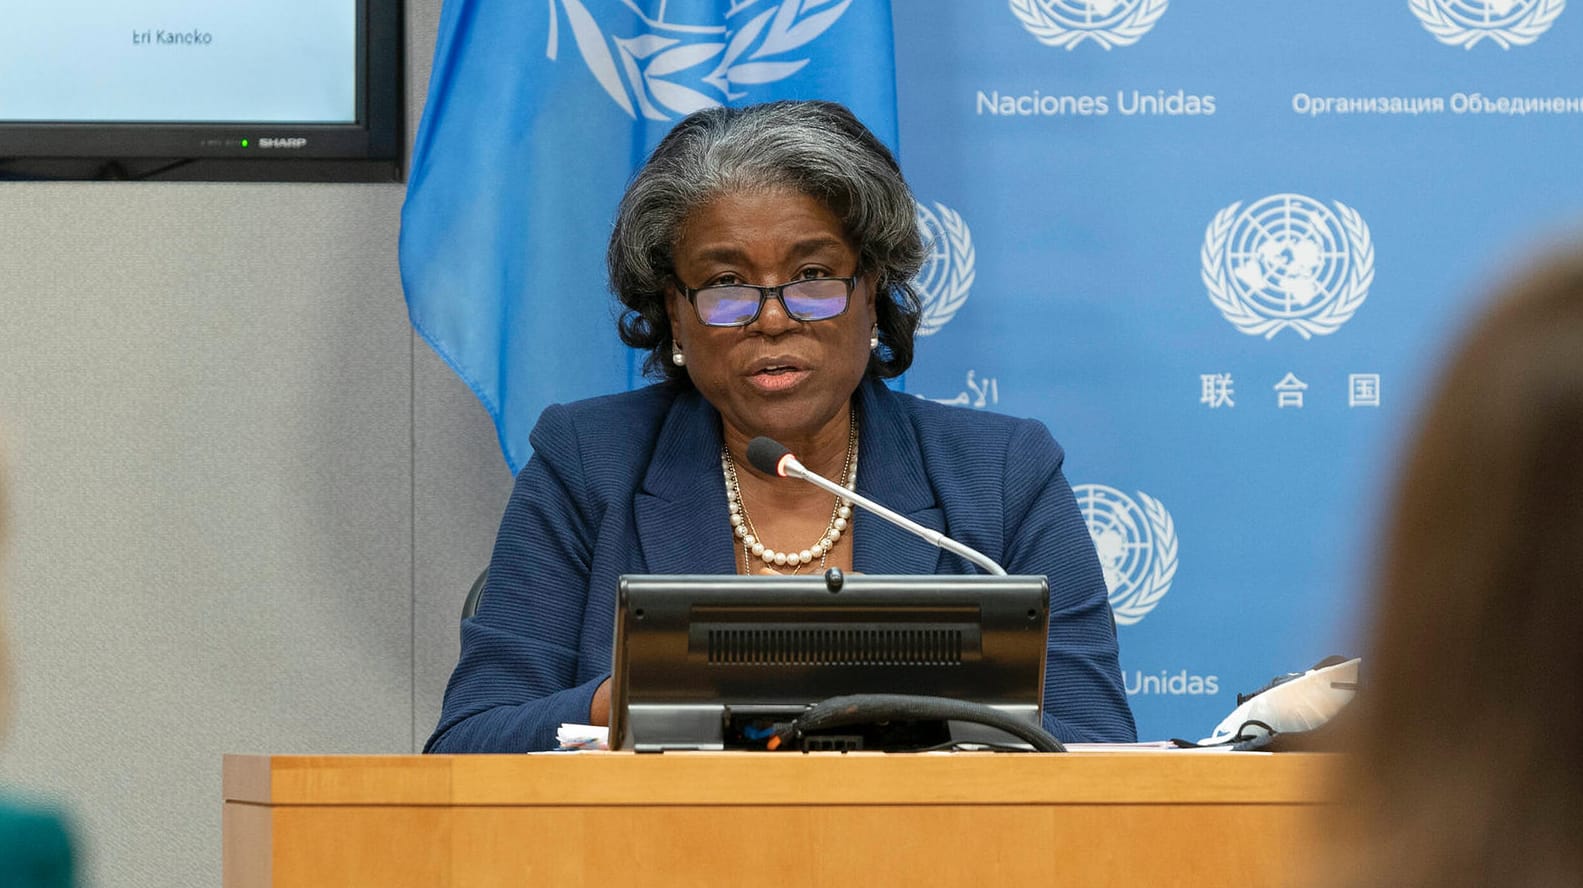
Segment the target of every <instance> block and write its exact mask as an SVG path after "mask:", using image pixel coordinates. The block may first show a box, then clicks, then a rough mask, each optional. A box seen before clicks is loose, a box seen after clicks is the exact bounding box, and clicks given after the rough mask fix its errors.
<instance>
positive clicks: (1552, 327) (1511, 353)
mask: <svg viewBox="0 0 1583 888" xmlns="http://www.w3.org/2000/svg"><path fill="white" fill-rule="evenodd" d="M1386 530H1387V537H1386V540H1385V549H1384V553H1383V558H1382V563H1381V570H1380V573H1379V577H1378V588H1377V590H1376V591H1377V594H1378V597H1377V599H1376V602H1377V603H1376V606H1377V608H1378V613H1377V614H1376V615H1375V627H1376V628H1375V631H1374V634H1373V638H1372V639H1371V643H1370V646H1369V649H1370V652H1369V654H1368V656H1367V657H1366V658H1365V660H1364V662H1365V663H1366V664H1368V671H1367V673H1366V674H1365V677H1364V691H1363V692H1362V693H1360V694H1359V697H1358V701H1357V711H1356V712H1355V713H1352V715H1354V716H1355V717H1356V722H1355V724H1353V725H1351V726H1350V727H1351V728H1352V729H1353V731H1354V735H1353V737H1352V741H1353V744H1354V754H1353V757H1352V759H1351V761H1350V762H1349V763H1348V771H1349V773H1348V774H1347V776H1346V780H1345V785H1344V793H1343V797H1342V802H1343V804H1344V805H1345V806H1346V807H1344V809H1343V810H1342V811H1338V812H1337V814H1338V815H1339V817H1340V819H1341V820H1342V821H1343V822H1345V823H1346V824H1347V828H1348V829H1349V830H1350V831H1351V833H1352V837H1351V842H1349V843H1346V844H1345V845H1343V846H1342V848H1341V853H1343V854H1345V855H1346V856H1347V857H1348V858H1349V859H1348V860H1347V861H1346V865H1345V869H1346V870H1347V872H1345V873H1343V874H1342V875H1341V876H1340V877H1339V878H1338V879H1337V880H1336V882H1337V883H1339V884H1344V885H1349V886H1354V888H1363V886H1382V888H1383V886H1387V885H1389V886H1393V888H1394V886H1404V888H1413V886H1435V888H1458V886H1483V885H1511V886H1528V888H1533V886H1549V885H1557V886H1559V885H1575V884H1580V883H1583V829H1580V828H1579V824H1580V823H1583V774H1580V770H1579V769H1578V768H1577V767H1576V764H1577V763H1576V761H1575V759H1576V747H1574V746H1573V745H1572V744H1574V743H1576V742H1577V740H1578V737H1579V736H1580V734H1583V706H1579V705H1578V693H1579V689H1580V688H1583V253H1571V254H1568V255H1565V256H1560V257H1557V258H1553V259H1551V260H1550V261H1548V262H1547V263H1546V264H1544V265H1543V266H1542V267H1540V268H1539V269H1538V270H1536V271H1534V272H1532V273H1531V274H1529V275H1528V276H1526V277H1524V278H1522V279H1520V280H1518V281H1516V282H1515V283H1514V284H1512V285H1511V286H1509V287H1508V288H1506V289H1505V290H1504V291H1503V292H1502V293H1501V294H1500V295H1499V296H1498V298H1497V299H1496V300H1495V301H1494V303H1493V304H1492V305H1491V307H1490V308H1489V309H1488V310H1487V311H1486V312H1485V314H1484V316H1483V317H1482V318H1480V320H1479V321H1478V322H1477V323H1476V324H1475V325H1474V326H1473V328H1472V329H1471V330H1470V332H1469V333H1468V334H1467V336H1466V337H1465V338H1464V340H1463V341H1462V343H1461V345H1460V347H1459V348H1458V349H1457V350H1456V351H1455V352H1454V353H1453V357H1452V360H1451V362H1450V364H1449V366H1448V367H1447V368H1446V370H1445V372H1444V374H1443V375H1442V377H1441V379H1440V382H1439V384H1438V387H1437V389H1436V391H1435V392H1434V394H1433V396H1432V399H1431V400H1430V402H1429V405H1428V408H1427V410H1426V411H1425V413H1424V414H1423V416H1422V420H1421V424H1420V426H1419V429H1418V432H1417V435H1416V437H1415V438H1414V440H1413V443H1412V446H1411V449H1410V450H1409V451H1408V455H1407V461H1406V464H1405V467H1404V473H1403V474H1402V476H1401V479H1400V486H1399V488H1398V490H1397V493H1396V498H1395V504H1394V508H1393V511H1392V514H1391V517H1390V520H1389V523H1388V524H1387V528H1386ZM1354 855H1355V856H1354Z"/></svg>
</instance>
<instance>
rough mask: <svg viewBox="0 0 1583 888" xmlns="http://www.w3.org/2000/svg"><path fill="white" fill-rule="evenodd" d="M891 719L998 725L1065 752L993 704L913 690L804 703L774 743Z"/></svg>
mask: <svg viewBox="0 0 1583 888" xmlns="http://www.w3.org/2000/svg"><path fill="white" fill-rule="evenodd" d="M895 721H961V722H972V723H974V724H980V725H987V726H989V727H992V728H998V729H1000V730H1002V731H1005V732H1006V733H1008V734H1010V735H1012V736H1013V737H1016V738H1017V739H1018V740H1022V741H1024V742H1026V743H1027V744H1028V745H1029V746H1032V747H1033V748H1034V750H1035V751H1036V752H1066V747H1065V746H1063V745H1061V741H1059V740H1057V739H1055V738H1054V737H1052V736H1050V733H1049V732H1048V731H1046V730H1044V728H1042V727H1039V726H1037V725H1031V724H1029V723H1028V722H1026V721H1024V720H1022V719H1020V718H1017V717H1015V716H1012V715H1008V714H1006V713H1004V712H1001V711H1000V710H999V709H996V708H994V707H993V706H985V705H984V704H982V703H969V702H967V701H965V700H952V699H949V698H947V697H922V696H917V695H914V694H850V695H847V696H844V697H831V698H830V699H828V700H824V701H822V702H820V703H815V704H814V705H813V706H810V707H808V710H807V711H806V712H804V713H803V714H802V715H800V716H798V717H797V718H796V719H795V720H793V721H791V722H789V723H787V724H785V725H779V726H777V728H776V731H775V738H776V739H777V740H779V743H777V744H776V745H780V744H784V743H786V742H788V741H800V740H802V739H803V738H804V737H805V736H807V735H808V734H810V733H812V732H814V731H821V730H827V729H829V728H840V727H845V726H847V725H863V724H874V723H876V722H895Z"/></svg>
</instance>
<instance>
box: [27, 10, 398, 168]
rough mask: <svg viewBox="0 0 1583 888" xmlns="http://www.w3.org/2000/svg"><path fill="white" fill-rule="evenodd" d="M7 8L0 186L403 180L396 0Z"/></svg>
mask: <svg viewBox="0 0 1583 888" xmlns="http://www.w3.org/2000/svg"><path fill="white" fill-rule="evenodd" d="M0 6H3V7H4V8H5V9H6V15H5V20H6V25H5V28H4V29H0V177H3V178H10V179H23V178H57V179H238V180H283V181H296V180H321V181H393V180H399V179H400V177H401V163H400V161H401V147H402V144H401V126H400V121H401V117H402V107H401V94H402V90H401V5H400V3H399V2H396V0H272V2H269V3H260V2H256V0H252V2H249V0H51V2H48V3H41V2H4V3H3V4H0Z"/></svg>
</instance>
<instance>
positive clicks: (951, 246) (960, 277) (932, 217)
mask: <svg viewBox="0 0 1583 888" xmlns="http://www.w3.org/2000/svg"><path fill="white" fill-rule="evenodd" d="M916 211H917V217H918V233H919V234H920V235H921V236H922V237H923V243H924V248H925V250H927V254H926V255H925V256H924V262H923V267H922V268H920V269H918V274H917V276H916V277H914V278H913V279H912V286H913V289H914V290H916V291H918V300H919V301H920V302H921V303H923V313H922V317H921V318H920V319H919V322H918V335H919V336H928V335H930V334H931V333H936V332H938V331H939V330H940V328H941V327H944V326H945V325H946V324H947V323H949V322H950V320H951V318H953V317H955V316H956V313H957V310H958V309H960V308H961V307H962V304H963V303H964V302H966V301H967V294H968V291H969V290H971V289H972V287H973V261H974V256H973V232H971V231H969V230H968V227H967V223H966V222H963V221H962V217H961V216H960V215H958V214H957V212H956V211H955V210H953V209H951V208H950V207H948V206H946V205H945V204H942V203H937V204H935V205H934V209H932V210H931V209H929V208H928V207H926V206H924V205H923V204H922V203H919V204H917V206H916Z"/></svg>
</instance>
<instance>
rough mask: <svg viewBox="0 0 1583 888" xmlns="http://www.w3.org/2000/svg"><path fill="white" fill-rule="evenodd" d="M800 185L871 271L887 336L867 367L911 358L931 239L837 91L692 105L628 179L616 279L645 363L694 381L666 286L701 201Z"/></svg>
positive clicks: (877, 368) (879, 146)
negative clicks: (674, 353) (814, 98)
mask: <svg viewBox="0 0 1583 888" xmlns="http://www.w3.org/2000/svg"><path fill="white" fill-rule="evenodd" d="M777 187H778V188H790V189H793V190H796V191H799V192H801V193H803V194H806V195H808V196H810V197H813V198H815V199H817V200H820V201H822V202H823V203H824V204H825V206H827V207H829V208H830V211H831V212H832V213H834V214H835V215H836V217H837V218H839V219H840V220H841V222H842V224H843V226H844V227H845V229H846V232H845V233H846V235H847V237H848V238H849V239H850V240H851V241H852V243H853V244H855V245H856V246H857V249H858V268H857V272H858V274H860V275H872V276H873V278H874V286H875V296H876V298H875V300H874V309H875V315H876V319H877V321H878V323H879V341H880V345H879V348H878V349H876V350H875V351H874V353H873V354H872V355H871V356H870V358H869V366H868V372H869V373H871V374H874V375H877V376H880V377H892V376H897V375H899V374H901V373H902V372H904V371H905V370H906V369H907V368H908V367H909V366H911V365H912V353H913V337H914V335H915V334H916V332H917V329H918V318H919V314H920V310H921V309H920V306H919V301H918V296H917V293H916V292H914V290H913V288H912V285H911V283H910V282H911V281H912V278H913V276H914V275H916V274H917V273H918V269H919V268H920V267H921V266H922V264H923V259H924V246H923V241H922V238H921V237H920V236H919V234H918V223H917V216H916V209H915V206H916V205H915V204H914V202H913V197H912V191H911V190H910V189H908V187H907V183H906V181H905V180H904V179H903V178H902V175H901V168H900V167H899V166H898V165H897V163H896V158H895V157H893V156H892V155H891V153H890V150H889V149H887V148H886V147H885V145H884V144H883V143H881V142H880V141H879V139H877V138H875V137H874V134H873V133H871V132H869V130H868V128H867V127H865V126H863V124H862V123H861V122H860V121H858V119H857V118H856V117H854V116H853V114H852V112H851V111H848V110H847V109H846V108H845V107H843V106H841V105H837V104H835V103H832V102H793V101H783V102H769V103H766V104H762V105H749V106H747V107H743V108H709V109H706V110H703V111H698V112H696V113H694V114H692V115H689V116H688V117H687V118H686V119H684V120H682V121H681V122H680V123H678V124H677V125H676V127H675V128H674V129H672V130H671V131H670V133H669V134H667V135H666V136H665V138H664V139H662V140H661V141H660V143H659V145H658V146H656V147H655V149H654V153H653V154H652V155H650V157H649V159H648V162H647V163H645V164H644V165H643V168H642V169H641V170H639V171H638V173H637V175H636V176H635V177H634V178H633V179H632V182H631V184H630V185H628V186H627V193H626V195H625V196H623V197H622V198H621V206H620V208H619V209H618V210H617V214H616V225H615V231H613V232H612V233H611V235H610V249H609V253H608V257H607V262H608V265H609V270H610V288H611V290H613V291H614V292H615V294H616V296H617V298H619V299H620V300H621V304H622V305H623V306H625V309H624V310H623V311H622V312H621V317H620V320H619V321H618V327H619V329H620V332H621V341H622V342H625V343H626V344H627V345H630V346H632V347H633V348H638V349H646V350H648V352H649V355H648V357H647V358H646V359H645V361H644V364H643V369H644V372H645V373H646V374H647V375H649V376H651V377H658V378H669V379H671V380H672V381H675V382H681V383H684V384H685V383H686V381H687V374H686V371H684V370H682V369H681V368H679V367H676V366H674V365H673V364H672V363H671V361H670V360H669V354H670V348H671V329H670V323H669V322H668V319H667V316H666V314H665V287H666V284H667V283H668V282H669V281H671V280H673V279H674V277H675V274H676V264H675V255H674V250H675V246H676V241H677V238H678V237H679V236H680V233H681V229H682V225H683V223H684V222H685V221H686V219H687V216H688V214H689V213H691V212H692V211H693V210H695V209H697V208H698V207H700V206H702V205H704V204H706V203H708V202H709V201H711V200H713V199H715V198H717V197H719V196H721V195H723V194H730V193H734V192H743V191H756V190H760V189H764V188H777Z"/></svg>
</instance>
